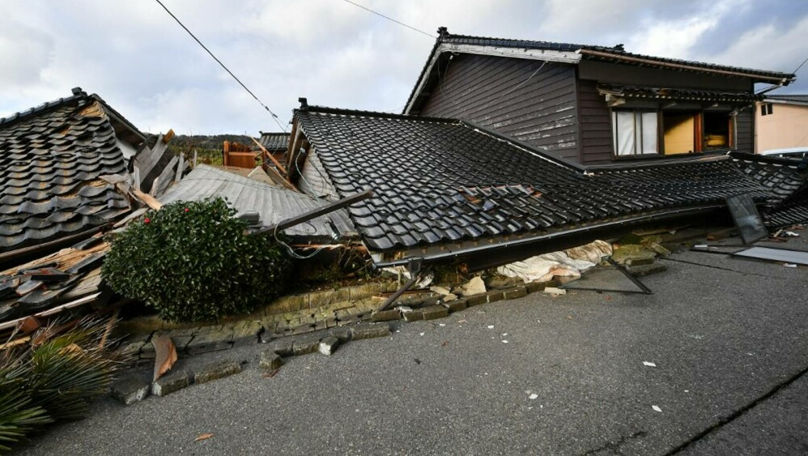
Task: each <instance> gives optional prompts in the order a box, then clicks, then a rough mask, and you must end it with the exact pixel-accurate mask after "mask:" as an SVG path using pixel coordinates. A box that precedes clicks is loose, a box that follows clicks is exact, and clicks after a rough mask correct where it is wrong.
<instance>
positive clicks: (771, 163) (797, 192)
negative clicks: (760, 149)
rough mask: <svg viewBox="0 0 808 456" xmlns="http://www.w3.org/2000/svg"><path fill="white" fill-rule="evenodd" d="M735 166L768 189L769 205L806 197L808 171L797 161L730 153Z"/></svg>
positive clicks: (807, 193) (807, 195)
mask: <svg viewBox="0 0 808 456" xmlns="http://www.w3.org/2000/svg"><path fill="white" fill-rule="evenodd" d="M731 156H732V159H733V161H734V162H735V164H736V165H737V166H738V168H740V169H741V170H742V171H743V172H744V173H745V174H746V175H747V176H749V177H751V178H752V179H754V180H756V181H758V182H759V183H760V184H761V185H763V186H764V187H765V188H767V189H769V191H770V197H769V201H768V203H769V205H772V206H774V205H778V204H783V203H785V202H787V201H791V200H794V199H796V198H802V197H808V170H806V166H805V164H802V161H801V160H799V159H793V158H777V157H765V156H760V155H751V154H743V153H738V152H733V153H731Z"/></svg>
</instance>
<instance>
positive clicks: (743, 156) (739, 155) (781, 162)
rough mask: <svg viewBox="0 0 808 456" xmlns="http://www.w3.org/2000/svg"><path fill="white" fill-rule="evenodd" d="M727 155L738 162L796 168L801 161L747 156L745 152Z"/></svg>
mask: <svg viewBox="0 0 808 456" xmlns="http://www.w3.org/2000/svg"><path fill="white" fill-rule="evenodd" d="M727 155H729V156H730V157H732V158H735V159H738V160H751V161H756V162H760V163H772V164H775V165H785V166H798V165H799V164H800V163H802V161H803V160H802V159H800V158H786V157H772V156H769V155H759V154H747V153H745V152H729V153H728V154H727Z"/></svg>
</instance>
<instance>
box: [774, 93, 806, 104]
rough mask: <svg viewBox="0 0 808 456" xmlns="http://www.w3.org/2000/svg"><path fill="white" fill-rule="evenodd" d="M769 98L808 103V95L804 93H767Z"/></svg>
mask: <svg viewBox="0 0 808 456" xmlns="http://www.w3.org/2000/svg"><path fill="white" fill-rule="evenodd" d="M766 99H767V100H776V101H785V102H791V103H800V104H803V103H804V104H808V95H802V94H796V93H794V94H782V95H766Z"/></svg>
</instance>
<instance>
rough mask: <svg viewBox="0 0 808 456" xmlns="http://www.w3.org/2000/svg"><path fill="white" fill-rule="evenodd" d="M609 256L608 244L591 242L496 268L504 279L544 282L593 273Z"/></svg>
mask: <svg viewBox="0 0 808 456" xmlns="http://www.w3.org/2000/svg"><path fill="white" fill-rule="evenodd" d="M611 254H612V247H611V245H609V243H608V242H604V241H600V240H598V241H594V242H591V243H589V244H586V245H582V246H579V247H575V248H572V249H567V250H564V251H561V252H552V253H545V254H543V255H537V256H534V257H530V258H528V259H526V260H522V261H516V262H513V263H509V264H506V265H504V266H500V267H498V268H497V272H498V273H499V274H502V275H504V276H506V277H518V278H520V279H522V280H523V281H524V282H525V283H528V282H546V281H549V280H551V279H552V278H553V277H556V276H559V277H572V278H576V279H577V278H579V277H581V273H582V272H585V271H588V270H589V269H592V268H594V267H595V265H597V263H598V262H600V259H601V258H603V257H604V256H609V255H611Z"/></svg>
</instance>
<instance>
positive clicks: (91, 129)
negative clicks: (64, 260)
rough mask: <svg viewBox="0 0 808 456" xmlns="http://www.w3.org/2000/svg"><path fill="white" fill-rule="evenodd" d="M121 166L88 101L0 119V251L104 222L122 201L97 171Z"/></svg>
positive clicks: (76, 98)
mask: <svg viewBox="0 0 808 456" xmlns="http://www.w3.org/2000/svg"><path fill="white" fill-rule="evenodd" d="M125 171H126V166H125V161H124V158H123V154H122V153H121V151H120V149H119V148H118V146H117V144H116V137H115V132H114V130H113V128H112V126H111V124H110V122H109V119H108V117H107V115H106V113H105V111H104V108H103V107H102V106H101V102H99V101H98V100H97V99H96V98H94V97H92V96H88V95H86V94H84V93H83V92H80V91H76V92H74V95H73V96H71V97H68V98H63V99H60V100H58V101H56V102H53V103H46V104H45V105H42V106H39V107H37V108H33V109H32V110H29V111H26V112H23V113H19V114H16V115H14V116H12V117H9V118H7V119H3V120H2V121H0V251H7V250H13V249H16V248H19V247H24V246H27V245H30V244H34V243H38V242H42V241H47V240H50V239H53V238H57V237H60V236H64V235H67V234H71V233H75V232H78V231H81V230H84V229H87V228H91V227H94V226H98V225H101V224H104V223H105V222H107V221H109V220H112V219H114V218H115V217H117V216H118V215H120V214H121V213H122V211H125V210H128V208H129V204H128V202H127V201H126V199H125V198H124V197H123V196H122V195H121V194H119V193H118V192H117V191H116V190H115V189H114V187H112V186H111V185H108V184H107V183H106V182H104V181H103V180H101V179H99V177H100V176H103V175H106V174H115V173H123V172H125Z"/></svg>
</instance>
